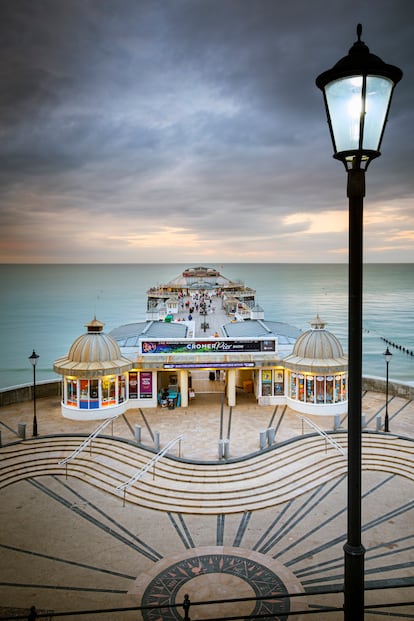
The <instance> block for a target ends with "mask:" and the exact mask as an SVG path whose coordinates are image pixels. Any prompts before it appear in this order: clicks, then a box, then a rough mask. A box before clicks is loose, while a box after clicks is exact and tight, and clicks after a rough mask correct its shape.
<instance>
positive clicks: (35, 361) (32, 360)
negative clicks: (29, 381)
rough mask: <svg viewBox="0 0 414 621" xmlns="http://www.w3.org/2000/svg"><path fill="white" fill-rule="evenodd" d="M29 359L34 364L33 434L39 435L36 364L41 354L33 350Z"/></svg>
mask: <svg viewBox="0 0 414 621" xmlns="http://www.w3.org/2000/svg"><path fill="white" fill-rule="evenodd" d="M29 360H30V362H31V363H32V366H33V435H34V436H37V418H36V364H37V361H38V360H39V356H38V355H37V353H36V352H35V350H33V353H32V355H31V356H29Z"/></svg>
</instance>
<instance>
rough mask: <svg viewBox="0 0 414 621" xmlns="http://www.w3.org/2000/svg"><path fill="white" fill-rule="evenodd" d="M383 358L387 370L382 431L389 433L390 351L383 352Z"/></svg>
mask: <svg viewBox="0 0 414 621" xmlns="http://www.w3.org/2000/svg"><path fill="white" fill-rule="evenodd" d="M384 358H385V366H386V369H387V373H386V380H385V418H384V431H387V432H388V431H389V430H390V425H389V420H388V367H389V366H390V362H391V358H392V353H391V352H390V350H389V349H388V347H387V349H386V350H385V351H384Z"/></svg>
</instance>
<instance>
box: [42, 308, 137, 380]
mask: <svg viewBox="0 0 414 621" xmlns="http://www.w3.org/2000/svg"><path fill="white" fill-rule="evenodd" d="M104 325H105V324H103V323H102V322H101V321H98V320H97V319H96V317H94V319H93V320H92V321H90V322H89V323H88V324H86V327H87V328H88V331H87V333H86V334H82V335H81V336H78V338H77V339H75V341H74V342H73V343H72V345H71V347H70V349H69V352H68V354H67V356H65V357H63V358H59V359H58V360H56V362H55V364H54V369H55V371H56V372H57V373H60V374H63V375H71V374H73V375H77V376H79V377H80V376H82V377H92V376H96V375H111V374H118V373H122V372H124V371H128V370H129V369H131V368H132V362H131V361H130V360H128V359H127V358H124V357H123V356H122V354H121V350H120V348H119V345H118V343H117V342H116V340H115V339H114V338H113V337H112V336H109V335H108V334H104V332H102V330H103V327H104Z"/></svg>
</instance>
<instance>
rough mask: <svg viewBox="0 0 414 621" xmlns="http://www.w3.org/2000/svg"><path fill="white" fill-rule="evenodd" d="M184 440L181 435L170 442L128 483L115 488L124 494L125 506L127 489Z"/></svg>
mask: <svg viewBox="0 0 414 621" xmlns="http://www.w3.org/2000/svg"><path fill="white" fill-rule="evenodd" d="M183 438H184V435H181V436H177V437H176V438H174V440H170V442H168V444H166V446H165V447H164V448H163V449H162V450H161V451H159V452H158V453H157V454H156V455H154V457H153V458H152V459H151V460H150V461H149V462H148V463H147V465H146V466H144V467H143V468H140V469H139V470H137V472H136V473H135V474H134V475H132V477H131V478H130V479H128V481H125V483H121V485H118V486H117V487H116V488H115V490H116V491H120V492H121V491H123V492H124V506H125V495H126V491H127V489H128V488H129V487H131V485H133V484H134V483H136V482H137V481H139V479H141V478H142V477H143V476H144V474H145V473H146V472H148V470H149V469H150V468H152V467H153V466H154V467H155V464H156V463H157V462H158V461H159V460H160V459H161V457H164V455H165V454H166V453H168V451H169V450H170V448H172V447H173V446H174V444H176V443H177V442H181V440H182V439H183Z"/></svg>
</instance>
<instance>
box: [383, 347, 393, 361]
mask: <svg viewBox="0 0 414 621" xmlns="http://www.w3.org/2000/svg"><path fill="white" fill-rule="evenodd" d="M384 358H385V362H390V360H391V358H392V353H391V352H390V350H389V349H388V347H387V349H386V350H385V351H384Z"/></svg>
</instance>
